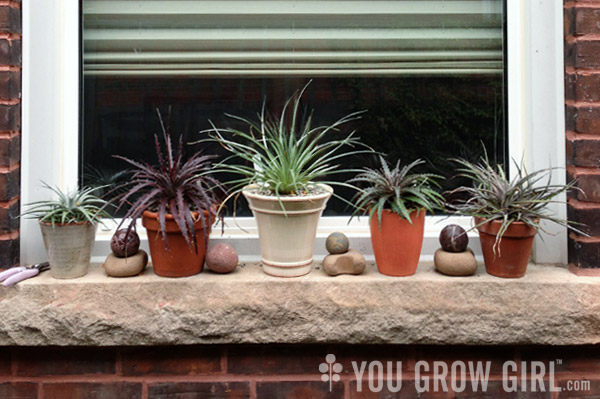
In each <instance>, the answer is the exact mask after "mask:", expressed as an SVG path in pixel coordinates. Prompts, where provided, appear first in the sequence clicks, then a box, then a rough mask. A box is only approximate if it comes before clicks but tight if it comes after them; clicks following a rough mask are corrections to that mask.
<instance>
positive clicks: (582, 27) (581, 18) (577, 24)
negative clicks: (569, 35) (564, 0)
mask: <svg viewBox="0 0 600 399" xmlns="http://www.w3.org/2000/svg"><path fill="white" fill-rule="evenodd" d="M571 10H572V12H573V13H574V29H573V30H572V32H574V33H575V34H576V35H589V34H598V33H600V25H599V24H598V21H600V8H599V7H593V8H592V7H589V8H588V7H585V8H584V7H577V8H572V9H571Z"/></svg>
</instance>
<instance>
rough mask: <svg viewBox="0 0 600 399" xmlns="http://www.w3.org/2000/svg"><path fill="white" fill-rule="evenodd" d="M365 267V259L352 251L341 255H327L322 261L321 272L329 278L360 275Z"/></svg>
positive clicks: (355, 251)
mask: <svg viewBox="0 0 600 399" xmlns="http://www.w3.org/2000/svg"><path fill="white" fill-rule="evenodd" d="M366 265H367V262H366V261H365V257H364V256H362V254H361V253H360V252H358V251H357V250H354V249H351V250H349V251H348V252H346V253H343V254H336V255H327V256H326V257H325V259H323V270H325V273H327V274H329V275H330V276H337V275H340V274H361V273H362V272H363V271H364V270H365V266H366Z"/></svg>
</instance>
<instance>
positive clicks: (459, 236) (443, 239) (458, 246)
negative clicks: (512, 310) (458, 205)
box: [440, 224, 469, 252]
mask: <svg viewBox="0 0 600 399" xmlns="http://www.w3.org/2000/svg"><path fill="white" fill-rule="evenodd" d="M440 245H441V246H442V249H443V250H444V251H446V252H464V251H466V249H467V246H468V245H469V237H468V236H467V232H466V231H465V229H463V228H462V227H460V226H459V225H457V224H450V225H448V226H446V227H444V228H443V229H442V231H441V233H440Z"/></svg>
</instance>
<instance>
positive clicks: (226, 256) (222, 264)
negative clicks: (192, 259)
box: [206, 244, 239, 273]
mask: <svg viewBox="0 0 600 399" xmlns="http://www.w3.org/2000/svg"><path fill="white" fill-rule="evenodd" d="M238 262H239V258H238V254H237V252H235V249H233V247H232V246H231V245H228V244H217V245H215V246H214V247H212V248H210V249H209V250H208V252H207V254H206V267H208V268H209V269H210V270H212V271H213V272H215V273H231V272H232V271H234V270H235V268H236V267H237V265H238Z"/></svg>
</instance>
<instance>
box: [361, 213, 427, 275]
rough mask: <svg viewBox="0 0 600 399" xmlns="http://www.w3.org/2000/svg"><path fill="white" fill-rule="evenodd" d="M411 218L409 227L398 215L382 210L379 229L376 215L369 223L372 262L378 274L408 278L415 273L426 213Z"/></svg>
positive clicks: (421, 244) (413, 214) (416, 214)
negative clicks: (373, 261) (373, 258)
mask: <svg viewBox="0 0 600 399" xmlns="http://www.w3.org/2000/svg"><path fill="white" fill-rule="evenodd" d="M410 219H411V220H412V224H411V223H410V222H409V221H408V220H406V219H404V218H402V217H401V216H400V215H398V214H396V213H394V212H392V211H390V210H384V211H383V213H382V215H381V226H379V223H378V221H377V214H374V215H373V217H372V218H371V220H370V221H369V225H370V227H371V243H372V244H373V252H374V253H375V262H376V263H377V269H379V272H380V273H381V274H386V275H388V276H410V275H413V274H415V272H416V271H417V266H418V265H419V257H420V256H421V247H422V246H423V231H424V229H425V210H424V209H421V210H419V211H414V212H412V213H411V214H410Z"/></svg>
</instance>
